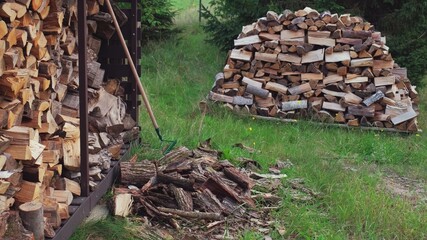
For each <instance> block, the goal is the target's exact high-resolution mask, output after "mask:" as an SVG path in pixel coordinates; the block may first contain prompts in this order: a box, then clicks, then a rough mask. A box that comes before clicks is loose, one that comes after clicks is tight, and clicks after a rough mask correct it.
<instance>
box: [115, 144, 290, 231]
mask: <svg viewBox="0 0 427 240" xmlns="http://www.w3.org/2000/svg"><path fill="white" fill-rule="evenodd" d="M135 160H136V157H135V158H133V159H131V161H130V162H122V163H121V185H124V186H122V187H118V188H115V191H114V192H115V194H114V195H115V196H114V204H113V209H114V211H113V212H114V214H115V215H119V216H124V217H126V216H128V215H129V214H132V213H134V214H135V213H138V214H141V215H142V216H147V217H148V218H149V219H151V221H152V224H153V225H155V224H156V223H157V224H159V223H166V224H168V225H169V226H172V227H173V228H174V229H190V232H192V234H194V236H197V239H216V238H215V235H216V234H221V233H223V231H224V226H226V225H229V234H230V238H232V236H237V234H238V233H240V232H241V231H243V230H249V229H256V230H258V229H259V228H265V227H266V226H269V222H270V221H271V220H272V219H271V216H270V215H269V212H270V211H269V210H268V209H270V210H271V209H273V208H274V207H273V206H277V205H278V203H279V202H280V201H281V198H280V197H278V196H277V195H276V194H275V192H276V190H277V188H278V187H279V186H280V185H281V179H282V178H284V177H286V175H285V174H280V171H279V170H276V171H278V173H276V174H259V173H256V172H252V171H250V170H247V169H239V168H237V167H235V166H234V165H233V164H231V163H230V162H228V161H227V160H223V161H221V160H220V153H219V152H218V151H216V150H214V149H212V148H211V147H210V143H209V141H206V142H204V143H202V144H201V145H200V146H199V147H198V148H197V149H194V150H189V149H188V148H186V147H180V148H178V149H176V150H174V151H172V152H170V153H169V154H168V155H166V156H164V157H163V158H161V159H159V160H158V161H154V162H153V161H148V160H144V161H135ZM250 161H253V160H248V162H250ZM242 165H244V161H242ZM247 165H248V164H247ZM255 186H256V190H255ZM256 202H259V203H260V204H259V205H257V206H256V204H255V203H256ZM267 206H268V207H267ZM272 222H274V221H272ZM202 229H203V230H202ZM200 232H203V233H201V234H202V235H203V236H199V234H200Z"/></svg>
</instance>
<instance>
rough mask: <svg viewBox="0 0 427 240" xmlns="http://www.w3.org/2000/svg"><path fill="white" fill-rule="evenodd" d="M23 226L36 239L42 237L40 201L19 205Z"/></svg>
mask: <svg viewBox="0 0 427 240" xmlns="http://www.w3.org/2000/svg"><path fill="white" fill-rule="evenodd" d="M19 216H20V217H21V219H22V224H23V226H24V227H25V228H26V229H28V230H30V231H31V232H33V233H34V238H35V239H36V240H42V239H44V221H43V205H42V203H41V202H34V201H32V202H26V203H24V204H22V205H20V206H19Z"/></svg>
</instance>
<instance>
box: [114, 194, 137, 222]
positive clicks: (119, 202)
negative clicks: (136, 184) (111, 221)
mask: <svg viewBox="0 0 427 240" xmlns="http://www.w3.org/2000/svg"><path fill="white" fill-rule="evenodd" d="M132 203H133V199H132V194H129V193H122V194H117V195H115V196H114V216H122V217H127V216H129V214H131V210H132Z"/></svg>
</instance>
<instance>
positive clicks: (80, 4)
mask: <svg viewBox="0 0 427 240" xmlns="http://www.w3.org/2000/svg"><path fill="white" fill-rule="evenodd" d="M77 19H78V50H79V51H78V52H79V96H80V102H79V104H80V105H79V107H80V108H79V113H80V172H81V181H80V187H81V196H82V197H87V196H89V152H88V146H89V144H88V134H87V133H88V132H89V129H88V107H87V102H88V93H87V89H88V84H87V63H86V61H87V36H88V34H87V32H88V30H87V25H86V1H83V0H81V1H77Z"/></svg>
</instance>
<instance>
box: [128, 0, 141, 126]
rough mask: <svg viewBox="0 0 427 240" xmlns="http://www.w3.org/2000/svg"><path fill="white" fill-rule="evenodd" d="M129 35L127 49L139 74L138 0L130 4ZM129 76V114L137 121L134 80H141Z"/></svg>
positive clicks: (137, 108) (136, 86)
mask: <svg viewBox="0 0 427 240" xmlns="http://www.w3.org/2000/svg"><path fill="white" fill-rule="evenodd" d="M130 19H131V21H130V22H131V24H130V27H131V31H130V32H131V36H129V37H130V39H129V42H130V46H129V50H130V55H131V56H132V59H133V62H134V63H135V65H136V67H137V69H136V71H137V72H138V75H139V76H141V67H140V65H139V64H140V63H139V59H138V55H139V54H140V53H138V52H137V51H138V49H140V48H138V43H139V41H138V33H137V31H138V26H137V22H138V21H140V19H138V2H137V0H132V4H131V17H130ZM129 78H130V79H131V80H133V81H130V82H131V85H132V93H131V94H130V97H131V98H132V99H131V102H132V106H131V107H132V109H131V116H132V118H133V119H135V120H136V121H137V122H139V106H138V100H139V97H138V96H139V95H138V83H137V82H136V81H141V80H140V79H135V78H134V77H133V76H129Z"/></svg>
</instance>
